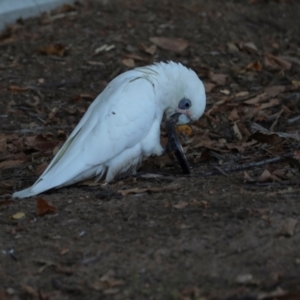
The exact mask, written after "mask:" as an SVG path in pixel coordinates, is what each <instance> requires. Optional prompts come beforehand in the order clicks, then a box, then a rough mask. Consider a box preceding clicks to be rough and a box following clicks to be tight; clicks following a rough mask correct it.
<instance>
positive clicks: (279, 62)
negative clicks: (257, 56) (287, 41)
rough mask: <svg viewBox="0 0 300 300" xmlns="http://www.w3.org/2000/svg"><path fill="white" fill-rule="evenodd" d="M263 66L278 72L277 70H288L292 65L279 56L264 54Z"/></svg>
mask: <svg viewBox="0 0 300 300" xmlns="http://www.w3.org/2000/svg"><path fill="white" fill-rule="evenodd" d="M265 65H266V66H267V67H269V68H270V69H274V70H278V69H279V70H280V69H284V70H290V69H291V67H292V64H291V63H290V62H288V61H287V60H286V59H284V58H282V57H279V56H275V55H273V54H271V53H266V54H265Z"/></svg>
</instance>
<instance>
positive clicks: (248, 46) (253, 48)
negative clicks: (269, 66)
mask: <svg viewBox="0 0 300 300" xmlns="http://www.w3.org/2000/svg"><path fill="white" fill-rule="evenodd" d="M243 49H245V50H248V52H250V53H257V52H258V49H257V47H256V45H255V44H254V43H252V42H247V43H245V44H244V45H243Z"/></svg>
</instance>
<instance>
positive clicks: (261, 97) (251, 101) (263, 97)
mask: <svg viewBox="0 0 300 300" xmlns="http://www.w3.org/2000/svg"><path fill="white" fill-rule="evenodd" d="M267 99H269V96H268V95H267V93H262V94H259V95H257V96H255V97H254V98H251V99H249V100H246V101H244V103H246V104H257V103H259V102H262V101H266V100H267Z"/></svg>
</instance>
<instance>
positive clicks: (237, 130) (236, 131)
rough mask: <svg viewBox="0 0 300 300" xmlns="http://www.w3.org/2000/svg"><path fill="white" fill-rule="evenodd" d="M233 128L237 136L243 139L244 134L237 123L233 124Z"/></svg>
mask: <svg viewBox="0 0 300 300" xmlns="http://www.w3.org/2000/svg"><path fill="white" fill-rule="evenodd" d="M232 129H233V132H234V134H235V136H236V137H237V139H238V140H241V139H242V138H243V136H242V134H241V132H240V129H239V127H238V126H237V124H236V123H234V124H233V127H232Z"/></svg>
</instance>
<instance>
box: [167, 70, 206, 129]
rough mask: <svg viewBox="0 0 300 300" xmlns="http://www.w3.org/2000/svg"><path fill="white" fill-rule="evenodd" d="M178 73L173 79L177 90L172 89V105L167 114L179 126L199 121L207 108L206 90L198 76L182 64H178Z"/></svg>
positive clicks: (169, 106)
mask: <svg viewBox="0 0 300 300" xmlns="http://www.w3.org/2000/svg"><path fill="white" fill-rule="evenodd" d="M177 66H178V69H179V70H178V71H179V72H178V73H177V76H176V78H173V80H174V82H173V84H174V86H175V88H174V89H172V90H173V93H172V95H171V97H172V99H170V100H171V103H170V104H171V105H170V104H169V105H168V107H167V109H166V111H165V113H166V118H167V119H168V120H172V121H173V122H174V123H176V124H177V125H181V124H187V123H189V122H192V121H196V120H198V119H199V118H200V117H201V116H202V114H203V112H204V109H205V106H206V96H205V89H204V86H203V83H202V81H201V80H200V79H199V77H198V76H197V74H196V73H195V72H194V71H192V70H191V69H188V68H186V67H184V66H182V65H181V64H178V65H177Z"/></svg>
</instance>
